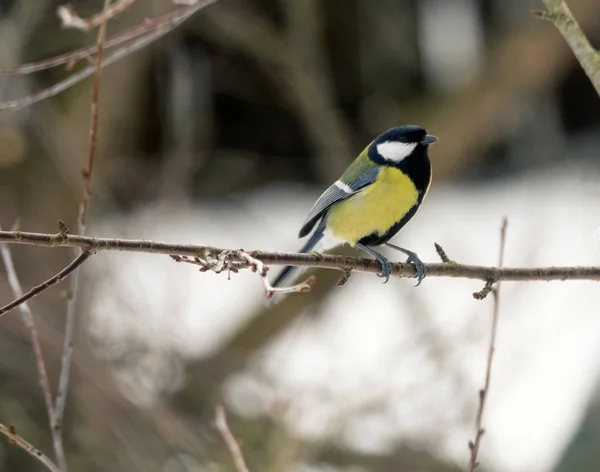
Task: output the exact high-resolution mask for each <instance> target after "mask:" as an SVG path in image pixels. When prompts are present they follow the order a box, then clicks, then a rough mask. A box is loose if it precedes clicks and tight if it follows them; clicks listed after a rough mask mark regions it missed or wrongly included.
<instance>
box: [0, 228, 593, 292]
mask: <svg viewBox="0 0 600 472" xmlns="http://www.w3.org/2000/svg"><path fill="white" fill-rule="evenodd" d="M0 242H4V243H11V244H26V245H32V246H44V247H57V246H64V247H78V248H81V249H87V250H88V251H94V252H99V251H125V252H139V253H149V254H166V255H173V254H177V255H182V256H191V257H197V256H200V257H202V256H203V255H204V254H205V252H207V251H208V252H211V253H213V254H218V253H221V252H222V251H228V250H229V249H224V248H216V247H212V246H199V245H193V244H177V243H166V242H159V241H152V240H147V239H116V238H115V239H113V238H93V237H89V236H79V235H75V234H66V235H65V234H60V233H58V234H47V233H29V232H23V231H0ZM229 251H231V250H229ZM234 251H235V250H234ZM246 252H247V253H248V254H250V255H251V256H252V257H254V258H256V259H258V260H259V261H261V262H264V263H265V264H269V265H291V266H298V267H314V268H324V269H336V270H341V271H343V270H346V269H348V268H349V267H352V269H353V270H356V271H358V272H369V273H379V272H381V264H380V263H379V262H377V261H375V260H373V259H361V258H356V257H348V256H337V255H329V254H315V253H311V254H297V253H285V252H266V251H246ZM240 262H241V261H240ZM425 268H426V270H427V276H428V277H454V278H464V279H475V280H483V281H484V282H486V281H488V280H489V279H493V280H496V281H500V280H503V281H534V280H538V281H540V280H544V281H551V280H600V267H584V266H571V267H564V266H563V267H531V268H528V267H519V268H516V267H493V266H477V265H467V264H459V263H453V264H448V263H439V264H426V265H425ZM392 275H394V276H396V277H403V278H404V277H415V275H416V274H415V268H414V266H413V265H412V264H403V263H395V264H393V265H392Z"/></svg>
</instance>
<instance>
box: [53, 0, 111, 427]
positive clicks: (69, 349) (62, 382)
mask: <svg viewBox="0 0 600 472" xmlns="http://www.w3.org/2000/svg"><path fill="white" fill-rule="evenodd" d="M109 7H110V0H104V10H103V11H104V12H105V13H106V12H108V10H109ZM102 18H103V21H102V23H101V24H100V28H99V29H98V39H97V41H96V43H97V49H98V52H97V55H96V64H95V68H96V70H95V75H94V85H93V87H92V103H91V107H90V144H89V150H88V157H87V164H86V167H85V169H84V170H83V172H82V175H83V182H84V185H83V195H82V196H81V202H80V204H79V215H78V218H77V228H78V232H79V233H81V234H85V230H86V223H87V215H88V209H89V204H90V198H91V196H92V172H93V171H94V161H95V157H96V147H97V144H98V98H99V96H100V77H101V75H102V52H103V47H104V40H105V39H106V21H107V19H108V16H107V15H104V16H102ZM67 233H68V230H67V229H66V228H64V229H61V234H62V235H63V236H65V235H66V234H67ZM78 286H79V274H78V273H76V274H75V275H74V276H73V278H72V279H71V284H70V287H69V292H68V293H69V295H68V297H67V316H66V321H65V336H64V343H63V350H62V360H61V364H60V374H59V378H58V389H57V392H56V406H55V407H54V424H53V428H54V430H56V431H57V432H58V434H60V435H61V436H62V422H63V417H64V414H65V405H66V402H67V393H68V389H69V378H70V372H71V360H72V358H73V338H74V335H75V318H76V314H77V313H76V305H77V294H78V290H77V289H78Z"/></svg>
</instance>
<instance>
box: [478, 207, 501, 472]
mask: <svg viewBox="0 0 600 472" xmlns="http://www.w3.org/2000/svg"><path fill="white" fill-rule="evenodd" d="M507 225H508V222H507V220H506V218H504V220H503V221H502V228H501V229H500V255H499V256H498V267H502V266H503V264H504V251H505V248H506V227H507ZM499 291H500V283H499V282H498V283H497V284H496V288H495V289H492V293H493V294H494V307H493V309H492V329H491V334H490V345H489V348H488V355H487V363H486V366H485V383H484V385H483V388H482V389H481V390H479V407H478V409H477V417H476V419H475V441H469V451H470V453H471V455H470V458H469V469H468V470H469V472H473V471H474V470H475V468H476V467H477V466H478V465H479V462H477V454H478V453H479V446H480V445H481V438H482V437H483V435H484V434H485V429H484V428H483V411H484V409H485V404H486V401H487V397H488V393H489V391H490V380H491V377H492V361H493V359H494V351H495V349H496V328H497V326H498V313H499V311H500V293H499Z"/></svg>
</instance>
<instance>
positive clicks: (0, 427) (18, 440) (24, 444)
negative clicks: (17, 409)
mask: <svg viewBox="0 0 600 472" xmlns="http://www.w3.org/2000/svg"><path fill="white" fill-rule="evenodd" d="M0 433H1V434H4V435H5V436H6V437H8V439H9V440H10V441H11V442H13V443H15V444H16V445H17V446H19V447H20V448H22V449H24V450H25V451H27V452H28V453H29V454H30V455H32V456H33V457H35V458H36V459H37V460H38V461H40V462H41V463H42V464H44V465H45V466H46V467H47V468H48V469H49V470H51V471H52V472H61V471H60V469H59V468H58V467H57V466H56V464H55V463H54V462H52V461H51V460H50V458H49V457H48V456H47V455H46V454H44V453H43V452H42V451H40V450H39V449H38V448H36V447H34V446H33V445H32V444H30V443H29V442H28V441H26V440H25V439H23V438H22V437H21V436H19V435H18V434H17V433H16V432H15V428H14V427H13V426H10V427H7V426H5V425H4V424H2V423H0Z"/></svg>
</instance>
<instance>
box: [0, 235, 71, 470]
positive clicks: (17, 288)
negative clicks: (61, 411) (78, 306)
mask: <svg viewBox="0 0 600 472" xmlns="http://www.w3.org/2000/svg"><path fill="white" fill-rule="evenodd" d="M0 255H1V256H2V261H3V263H4V267H5V269H6V274H7V276H8V283H9V285H10V288H11V291H12V293H13V296H14V297H15V298H17V299H18V298H20V297H22V296H23V289H22V287H21V282H19V277H18V276H17V271H16V270H15V266H14V264H13V259H12V255H11V253H10V250H9V249H8V246H6V245H5V244H0ZM19 310H20V312H21V317H22V319H23V324H24V325H25V327H26V328H27V329H28V330H29V333H30V335H31V345H32V347H33V354H34V356H35V363H36V366H37V370H38V377H39V382H40V387H41V388H42V393H43V395H44V403H45V404H46V411H47V412H48V420H49V424H50V432H51V434H52V444H53V446H54V453H55V455H56V460H57V462H58V464H59V467H60V469H61V470H62V471H65V470H66V469H67V467H66V459H65V451H64V447H63V442H62V437H61V436H60V435H59V434H57V433H56V431H55V430H54V428H53V427H52V425H53V419H54V405H53V404H52V392H51V390H50V380H49V379H48V371H47V370H46V363H45V362H44V356H43V355H42V346H41V343H40V337H39V334H38V331H37V327H36V326H35V320H34V318H33V314H32V313H31V309H30V308H29V304H28V303H27V302H24V303H22V304H21V305H19Z"/></svg>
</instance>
